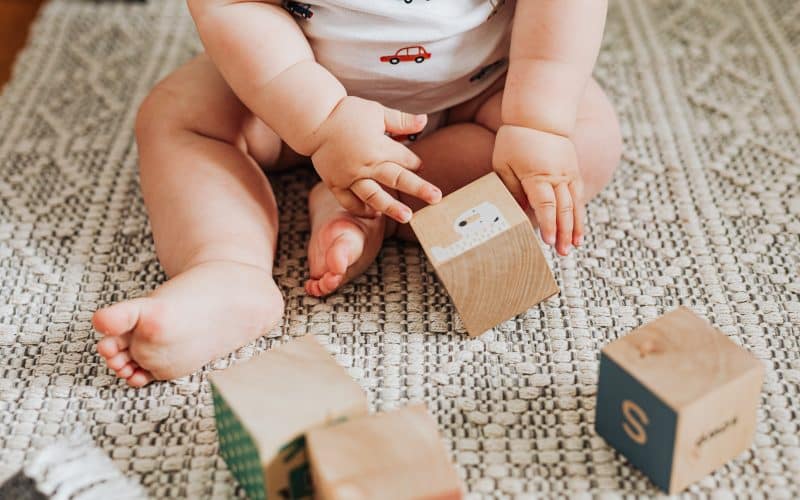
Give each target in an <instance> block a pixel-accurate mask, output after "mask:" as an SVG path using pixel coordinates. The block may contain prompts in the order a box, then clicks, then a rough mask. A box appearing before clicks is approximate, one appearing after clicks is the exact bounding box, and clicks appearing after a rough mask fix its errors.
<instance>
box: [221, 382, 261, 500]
mask: <svg viewBox="0 0 800 500" xmlns="http://www.w3.org/2000/svg"><path fill="white" fill-rule="evenodd" d="M211 391H212V393H213V395H214V416H215V417H216V421H217V433H218V434H219V453H220V455H222V458H223V459H224V460H225V463H226V464H228V469H230V471H231V474H233V476H234V477H235V478H236V480H237V481H239V484H240V485H241V486H242V487H243V488H244V489H245V491H247V497H248V498H250V500H262V499H265V498H266V488H265V487H264V472H263V471H262V470H261V459H260V457H259V455H258V449H257V448H256V443H255V441H253V436H251V435H250V433H249V432H247V429H245V427H244V426H243V425H242V423H241V421H240V420H239V419H238V418H237V417H236V415H235V414H234V413H233V410H231V407H230V406H228V403H226V402H225V398H223V397H222V395H221V394H220V393H219V389H217V388H216V386H215V385H214V384H211Z"/></svg>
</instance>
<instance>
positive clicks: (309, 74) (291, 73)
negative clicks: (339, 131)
mask: <svg viewBox="0 0 800 500" xmlns="http://www.w3.org/2000/svg"><path fill="white" fill-rule="evenodd" d="M263 95H264V99H263V101H264V108H265V112H264V113H260V114H259V116H260V117H261V118H262V119H263V120H264V122H265V123H266V124H267V125H268V126H269V127H270V128H272V130H274V131H275V132H276V133H277V134H278V136H280V138H281V139H283V141H284V142H285V143H286V144H288V145H289V147H291V148H292V149H293V150H295V151H297V152H298V153H300V154H302V155H304V156H311V155H312V154H313V153H314V152H315V151H316V150H317V149H318V148H319V146H320V145H321V144H322V142H324V136H323V135H322V134H320V130H321V129H322V128H323V125H324V124H325V123H326V122H327V121H328V120H329V119H330V117H331V115H332V114H333V113H334V110H335V109H336V108H337V107H338V106H339V104H340V103H341V102H342V100H343V99H344V98H345V97H347V91H346V90H345V88H344V86H343V85H342V84H341V83H340V82H339V80H337V79H336V77H334V76H333V75H332V74H331V73H330V72H329V71H328V70H327V69H325V68H324V67H322V66H321V65H319V64H318V63H317V62H316V61H313V60H308V61H301V62H299V63H297V64H295V65H294V66H292V67H290V68H288V69H286V70H285V71H284V72H282V73H281V74H280V75H278V76H277V77H275V78H274V79H273V80H272V81H270V82H269V84H267V85H266V86H265V87H264V89H263Z"/></svg>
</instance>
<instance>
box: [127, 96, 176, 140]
mask: <svg viewBox="0 0 800 500" xmlns="http://www.w3.org/2000/svg"><path fill="white" fill-rule="evenodd" d="M179 102H180V95H178V94H177V93H176V92H175V91H173V90H172V89H170V88H169V87H167V86H166V85H164V84H163V83H159V84H158V85H156V86H155V87H154V88H153V89H152V90H151V91H150V93H149V94H148V95H147V97H145V99H144V101H142V103H141V104H140V105H139V110H138V112H137V113H136V123H135V126H134V131H135V134H136V139H137V141H139V143H140V144H141V142H142V141H146V140H148V139H149V138H150V137H153V136H157V135H163V133H164V132H165V131H166V130H168V129H170V128H179V127H180V125H179V124H178V123H176V122H177V120H176V115H178V113H176V109H177V108H178V107H179V106H180V104H179Z"/></svg>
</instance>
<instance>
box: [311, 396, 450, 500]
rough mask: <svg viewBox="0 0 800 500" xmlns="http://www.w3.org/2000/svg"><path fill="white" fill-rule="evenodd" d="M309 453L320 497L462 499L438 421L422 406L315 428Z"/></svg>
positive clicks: (330, 499)
mask: <svg viewBox="0 0 800 500" xmlns="http://www.w3.org/2000/svg"><path fill="white" fill-rule="evenodd" d="M308 453H309V456H310V459H311V471H312V474H313V478H314V479H313V482H314V488H315V493H316V495H317V496H316V498H317V499H319V500H369V499H372V498H380V499H383V500H393V499H397V500H408V499H430V500H433V499H436V500H449V499H458V498H461V497H462V490H463V488H462V485H461V480H460V479H459V477H458V474H457V473H456V471H455V469H454V468H453V465H452V464H451V463H450V460H449V458H448V456H447V452H446V450H445V448H444V445H443V443H442V442H441V441H440V439H439V432H438V428H437V425H436V421H435V420H434V419H433V417H431V416H430V414H429V413H428V410H427V409H426V408H425V406H423V405H412V406H407V407H405V408H402V409H400V410H396V411H392V412H388V413H380V414H377V415H372V416H369V417H362V418H358V419H354V420H349V421H347V422H344V423H341V424H337V425H332V426H329V427H324V428H317V429H314V430H312V431H311V432H309V433H308Z"/></svg>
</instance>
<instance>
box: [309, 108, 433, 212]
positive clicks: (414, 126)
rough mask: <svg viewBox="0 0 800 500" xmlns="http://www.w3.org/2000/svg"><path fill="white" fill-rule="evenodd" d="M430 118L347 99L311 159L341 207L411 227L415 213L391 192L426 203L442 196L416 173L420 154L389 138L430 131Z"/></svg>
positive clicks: (329, 121) (321, 130)
mask: <svg viewBox="0 0 800 500" xmlns="http://www.w3.org/2000/svg"><path fill="white" fill-rule="evenodd" d="M426 122H427V118H426V116H425V115H410V114H407V113H402V112H400V111H397V110H395V109H390V108H386V107H384V106H383V105H381V104H379V103H377V102H374V101H368V100H365V99H360V98H358V97H351V96H347V97H345V98H344V99H342V100H341V101H340V102H339V104H338V105H337V106H336V108H335V109H334V110H333V112H332V113H331V115H330V116H329V117H328V119H327V120H326V121H325V122H324V123H323V124H322V126H321V127H320V128H319V130H318V131H317V132H316V134H315V135H318V137H320V138H321V139H320V143H319V144H320V145H319V147H317V149H316V151H315V152H314V153H313V154H312V155H311V161H312V162H313V163H314V168H316V170H317V173H319V175H320V177H321V178H322V181H323V182H324V183H325V184H326V185H327V186H328V188H329V189H330V190H331V191H332V192H333V195H334V196H335V197H336V199H337V200H338V201H339V203H340V204H341V205H342V206H343V207H344V208H346V209H347V210H349V211H350V212H352V213H354V214H355V215H358V216H362V217H374V216H376V215H379V214H381V213H383V214H386V215H387V216H389V217H391V218H392V219H394V220H396V221H398V222H400V223H406V222H408V221H409V220H411V209H410V208H409V207H408V206H406V205H405V204H403V203H401V202H400V201H398V200H397V199H395V198H394V197H393V196H392V195H390V194H389V193H387V192H386V190H385V189H384V188H391V189H396V190H397V191H402V192H404V193H407V194H409V195H411V196H414V197H416V198H419V199H421V200H423V201H425V202H427V203H437V202H438V201H439V200H441V199H442V192H441V191H440V190H439V189H438V188H437V187H436V186H434V185H433V184H431V183H430V182H428V181H426V180H424V179H422V178H421V177H419V176H418V175H416V174H414V173H413V172H412V171H413V170H417V169H418V168H419V167H420V166H421V161H420V159H419V157H417V155H415V154H414V153H412V152H411V150H409V149H408V148H407V147H405V146H403V145H402V144H400V143H399V142H397V141H395V140H392V139H391V138H389V137H388V136H387V135H386V132H388V133H390V134H414V133H418V132H420V131H421V130H422V129H423V128H425V124H426Z"/></svg>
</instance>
